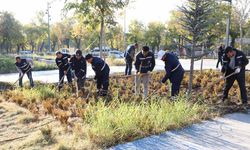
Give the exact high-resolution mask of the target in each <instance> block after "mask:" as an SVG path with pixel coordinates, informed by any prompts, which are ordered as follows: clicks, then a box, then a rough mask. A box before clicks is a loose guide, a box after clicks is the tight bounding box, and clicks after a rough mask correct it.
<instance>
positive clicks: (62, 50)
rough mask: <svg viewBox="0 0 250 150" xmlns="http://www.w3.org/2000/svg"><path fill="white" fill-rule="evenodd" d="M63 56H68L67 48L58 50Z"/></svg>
mask: <svg viewBox="0 0 250 150" xmlns="http://www.w3.org/2000/svg"><path fill="white" fill-rule="evenodd" d="M60 51H61V52H62V53H63V54H69V50H68V49H67V48H63V49H61V50H60Z"/></svg>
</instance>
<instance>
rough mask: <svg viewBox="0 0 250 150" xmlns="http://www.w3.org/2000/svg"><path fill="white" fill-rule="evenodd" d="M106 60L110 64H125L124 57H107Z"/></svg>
mask: <svg viewBox="0 0 250 150" xmlns="http://www.w3.org/2000/svg"><path fill="white" fill-rule="evenodd" d="M106 62H107V63H108V64H109V65H110V66H125V65H126V63H125V60H124V58H114V57H108V58H107V59H106Z"/></svg>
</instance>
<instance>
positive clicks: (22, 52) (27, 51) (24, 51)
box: [19, 50, 33, 55]
mask: <svg viewBox="0 0 250 150" xmlns="http://www.w3.org/2000/svg"><path fill="white" fill-rule="evenodd" d="M19 53H20V54H21V55H26V54H32V53H33V51H31V50H23V51H19Z"/></svg>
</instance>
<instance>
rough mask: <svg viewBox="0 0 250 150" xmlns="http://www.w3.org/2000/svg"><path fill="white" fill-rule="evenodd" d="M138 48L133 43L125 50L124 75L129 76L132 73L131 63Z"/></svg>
mask: <svg viewBox="0 0 250 150" xmlns="http://www.w3.org/2000/svg"><path fill="white" fill-rule="evenodd" d="M137 48H138V44H137V43H135V44H133V45H131V46H129V48H128V49H127V50H126V52H125V55H124V56H125V61H126V68H125V75H131V71H132V63H133V61H134V57H135V50H136V49H137Z"/></svg>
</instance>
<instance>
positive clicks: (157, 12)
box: [0, 0, 183, 25]
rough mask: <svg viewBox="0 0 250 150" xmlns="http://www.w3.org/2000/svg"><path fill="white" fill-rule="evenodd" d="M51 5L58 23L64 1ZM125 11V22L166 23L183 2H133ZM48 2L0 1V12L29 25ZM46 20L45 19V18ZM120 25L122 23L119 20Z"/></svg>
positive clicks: (171, 0)
mask: <svg viewBox="0 0 250 150" xmlns="http://www.w3.org/2000/svg"><path fill="white" fill-rule="evenodd" d="M49 1H50V2H51V1H53V2H52V4H51V9H50V13H51V21H52V22H56V21H60V19H61V18H62V15H61V9H62V8H63V3H64V0H49ZM134 1H135V2H134V3H132V4H130V6H129V7H128V9H127V17H126V20H127V21H126V22H127V24H129V22H130V21H131V20H134V19H136V20H139V21H142V22H143V23H148V22H151V21H162V22H166V21H167V20H169V12H170V11H171V10H173V9H176V8H177V5H181V3H182V2H183V0H134ZM47 2H48V0H1V3H0V11H9V12H12V13H13V14H14V16H15V18H16V19H17V20H19V21H20V22H21V23H23V24H25V23H29V22H31V21H32V18H34V17H35V16H36V12H38V11H40V10H44V11H45V10H46V8H47ZM45 19H46V18H45ZM119 22H121V24H122V25H123V21H122V20H121V19H120V21H119Z"/></svg>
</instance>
